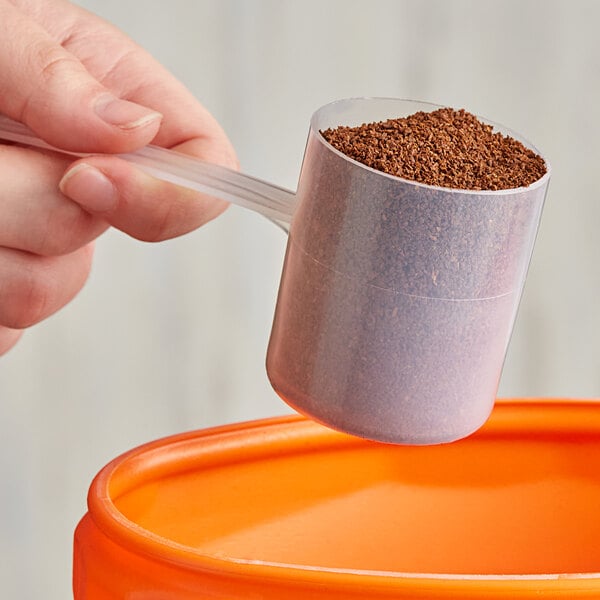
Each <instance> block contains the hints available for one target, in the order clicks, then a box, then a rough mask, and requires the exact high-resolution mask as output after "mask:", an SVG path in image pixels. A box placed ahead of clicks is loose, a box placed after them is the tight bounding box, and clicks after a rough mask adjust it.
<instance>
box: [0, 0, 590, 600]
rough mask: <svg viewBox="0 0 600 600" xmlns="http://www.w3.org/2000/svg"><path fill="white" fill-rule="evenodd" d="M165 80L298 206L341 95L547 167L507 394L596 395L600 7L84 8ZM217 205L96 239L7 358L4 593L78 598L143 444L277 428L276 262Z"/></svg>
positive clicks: (276, 4) (284, 4)
mask: <svg viewBox="0 0 600 600" xmlns="http://www.w3.org/2000/svg"><path fill="white" fill-rule="evenodd" d="M78 4H80V5H82V6H84V7H85V8H87V9H89V10H91V11H94V12H96V13H97V14H99V15H101V16H102V17H104V18H106V19H107V20H109V21H112V22H113V23H115V24H116V25H117V26H119V27H120V28H122V29H123V30H124V31H125V32H127V33H128V34H129V35H130V36H132V37H133V38H134V39H135V40H136V41H137V42H138V43H140V44H141V45H142V46H144V47H145V48H146V49H148V50H149V51H150V52H151V53H153V54H154V55H155V56H156V57H157V59H158V60H159V61H160V62H162V63H163V64H165V65H166V66H167V67H168V68H169V69H171V70H172V71H173V72H174V73H175V74H176V75H177V76H178V77H179V78H180V79H181V80H182V81H183V82H185V83H186V85H187V86H188V87H189V88H190V89H191V90H192V92H193V93H194V95H195V96H196V97H197V98H198V99H199V100H200V101H201V102H202V103H203V104H204V105H205V106H207V107H208V109H209V110H210V111H211V112H212V113H213V114H214V115H215V116H216V117H217V119H218V120H219V121H220V122H221V124H222V125H223V127H224V128H225V130H226V131H227V133H228V135H229V136H230V138H231V140H232V141H233V143H234V145H235V147H236V148H237V151H238V153H239V157H240V161H241V164H242V169H243V170H244V171H245V172H247V173H250V174H253V175H256V176H258V177H262V178H265V179H267V180H270V181H273V182H276V183H278V184H280V185H283V186H286V187H289V188H292V189H294V188H295V187H296V182H297V178H298V174H299V170H300V164H301V160H302V154H303V150H304V143H305V139H306V134H307V131H308V122H309V119H310V116H311V114H312V112H313V111H314V110H315V109H316V108H318V107H319V106H321V105H323V104H325V103H327V102H329V101H332V100H335V99H338V98H343V97H351V96H365V95H367V96H397V97H404V98H412V99H417V100H426V101H430V102H435V103H439V104H445V105H449V106H453V107H455V108H466V109H468V110H470V111H472V112H475V113H477V114H480V115H483V116H486V117H488V118H490V119H492V120H494V121H497V122H500V123H503V124H504V125H506V126H508V127H510V128H512V129H513V130H515V131H518V132H519V133H521V134H522V135H523V136H525V137H526V138H527V139H529V140H531V141H532V142H533V143H534V144H535V145H536V146H537V147H538V148H539V149H540V150H541V151H542V152H543V153H544V155H545V156H546V157H548V159H549V161H550V163H551V164H552V167H553V174H552V180H551V183H550V190H549V195H548V198H547V203H546V208H545V212H544V216H543V219H542V225H541V230H540V233H539V236H538V241H537V244H536V249H535V252H534V256H533V261H532V264H531V269H530V272H529V278H528V282H527V285H526V289H525V294H524V298H523V301H522V304H521V309H520V312H519V316H518V320H517V323H516V329H515V331H514V335H513V338H512V342H511V346H510V350H509V354H508V358H507V362H506V365H505V369H504V373H503V378H502V383H501V389H500V395H502V396H517V395H518V396H569V397H591V396H596V397H597V396H600V336H599V334H600V310H599V309H598V300H599V298H600V268H599V267H598V262H599V257H600V252H599V247H600V242H599V240H598V227H599V225H600V192H599V191H598V183H597V177H598V164H600V144H598V142H597V139H598V138H599V137H600V119H599V118H598V112H597V111H598V101H599V100H600V36H598V32H597V23H598V22H600V3H597V2H594V1H593V0H589V1H587V2H586V1H583V0H581V1H577V0H575V1H573V2H565V1H560V0H512V1H504V2H497V1H489V0H451V1H448V0H414V1H410V0H390V1H383V0H371V1H370V2H357V1H354V2H352V1H348V0H303V1H302V2H294V1H292V0H284V1H281V0H237V1H236V0H198V1H194V2H191V1H185V0H170V1H169V2H164V1H160V0H144V1H142V0H137V1H134V0H129V1H123V0H81V1H79V2H78ZM285 243H286V239H285V235H284V234H283V233H282V232H281V231H279V230H278V229H277V228H276V227H274V226H273V225H272V224H271V223H270V222H268V221H267V220H266V219H264V218H262V217H260V216H258V215H256V214H254V213H250V212H247V211H244V210H243V209H240V208H237V207H231V209H230V210H229V211H227V213H226V214H225V215H224V216H223V217H221V218H219V219H218V220H217V221H215V222H213V223H211V224H209V225H207V226H206V227H204V228H202V229H201V230H199V231H196V232H194V233H192V234H189V235H187V236H185V237H183V238H180V239H177V240H174V241H170V242H166V243H162V244H158V245H149V244H143V243H141V242H137V241H134V240H132V239H129V238H127V237H126V236H124V235H123V234H121V233H119V232H114V231H109V232H108V233H106V234H105V235H104V236H103V237H102V238H101V239H100V240H99V241H98V244H97V251H96V259H95V266H94V269H93V271H92V275H91V278H90V280H89V282H88V285H87V286H86V287H85V289H84V290H83V292H82V293H81V294H80V295H79V296H78V297H77V298H76V299H75V300H74V301H73V302H72V303H71V304H70V305H69V306H68V307H66V309H64V310H63V311H62V312H60V313H59V314H57V315H55V316H54V317H52V318H50V319H49V320H48V321H46V322H44V323H42V324H40V325H38V326H36V327H34V328H33V329H32V330H31V331H29V332H27V333H26V335H25V336H24V338H23V339H22V341H21V342H20V343H19V344H18V345H17V346H16V347H15V348H14V349H13V350H12V351H11V352H10V353H8V354H7V355H6V356H4V357H2V358H1V359H0V481H1V483H0V507H1V511H0V586H1V590H2V591H1V593H2V596H3V597H6V598H20V599H21V600H30V599H31V600H39V599H40V598H44V600H65V599H67V598H70V597H71V589H70V578H71V552H72V534H73V530H74V528H75V526H76V524H77V521H78V519H79V518H80V517H81V516H82V515H83V514H84V512H85V510H86V504H85V497H86V492H87V488H88V486H89V484H90V482H91V480H92V478H93V476H94V475H95V473H96V472H97V471H98V470H99V469H100V468H101V467H102V466H103V465H104V464H105V463H106V462H108V461H109V460H110V459H112V458H113V457H115V456H117V455H118V454H120V453H121V452H123V451H125V450H128V449H130V448H132V447H134V446H136V445H138V444H141V443H143V442H146V441H149V440H152V439H155V438H158V437H161V436H164V435H168V434H172V433H176V432H180V431H184V430H189V429H196V428H201V427H206V426H210V425H216V424H221V423H227V422H232V421H241V420H246V419H253V418H258V417H265V416H271V415H278V414H283V413H286V412H289V411H288V409H287V408H286V406H285V405H284V404H283V403H282V402H281V401H280V400H279V399H278V398H277V397H276V395H275V394H274V392H273V391H272V390H271V388H270V386H269V383H268V381H267V377H266V373H265V368H264V360H265V351H266V347H267V342H268V336H269V332H270V326H271V320H272V316H273V310H274V305H275V300H276V294H277V288H278V283H279V275H280V270H281V266H282V261H283V255H284V250H285Z"/></svg>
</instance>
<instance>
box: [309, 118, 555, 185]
mask: <svg viewBox="0 0 600 600" xmlns="http://www.w3.org/2000/svg"><path fill="white" fill-rule="evenodd" d="M320 133H321V135H323V137H324V138H325V139H326V140H327V141H328V142H329V143H330V144H331V145H332V146H333V147H334V148H336V149H337V150H339V151H340V152H342V153H343V154H345V155H346V156H349V157H350V158H353V159H354V160H356V161H358V162H360V163H362V164H364V165H366V166H368V167H371V168H373V169H376V170H378V171H383V172H384V173H388V174H390V175H395V176H397V177H402V178H404V179H409V180H411V181H417V182H420V183H425V184H428V185H434V186H439V187H446V188H456V189H463V190H504V189H513V188H519V187H527V186H529V185H530V184H532V183H533V182H535V181H537V180H538V179H540V178H541V177H542V176H543V175H544V174H545V173H546V165H545V163H544V159H543V158H542V157H541V156H539V155H538V154H536V153H535V152H533V151H532V150H530V149H529V148H526V147H525V146H524V145H523V144H522V143H521V142H519V141H517V140H515V139H514V138H512V137H510V136H505V135H503V134H502V133H500V132H496V133H494V132H493V127H492V126H491V125H488V124H486V123H482V122H481V121H480V120H479V119H477V117H475V116H474V115H472V114H471V113H469V112H467V111H465V110H462V109H461V110H453V109H451V108H440V109H438V110H435V111H433V112H417V113H415V114H413V115H411V116H409V117H405V118H399V119H388V120H387V121H380V122H377V123H369V124H363V125H360V126H359V127H346V126H340V127H337V128H335V129H327V130H325V131H321V132H320Z"/></svg>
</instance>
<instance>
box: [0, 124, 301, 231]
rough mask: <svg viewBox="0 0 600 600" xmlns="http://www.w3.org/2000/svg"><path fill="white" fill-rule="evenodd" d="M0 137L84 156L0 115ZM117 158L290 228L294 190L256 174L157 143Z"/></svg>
mask: <svg viewBox="0 0 600 600" xmlns="http://www.w3.org/2000/svg"><path fill="white" fill-rule="evenodd" d="M0 140H7V141H11V142H18V143H20V144H26V145H28V146H34V147H36V148H44V149H47V150H54V151H56V152H60V153H62V154H69V155H71V156H84V155H83V154H79V153H75V152H68V151H66V150H62V149H57V148H54V147H53V146H50V145H49V144H47V143H46V142H44V141H43V140H41V139H40V138H38V137H37V136H36V135H35V133H33V132H32V131H31V130H30V129H29V128H28V127H26V126H25V125H23V124H21V123H17V122H16V121H13V120H11V119H9V118H7V117H4V116H1V115H0ZM119 157H120V158H123V159H125V160H127V161H129V162H131V163H134V164H136V165H138V166H139V167H140V168H141V169H143V170H144V171H146V172H147V173H149V174H150V175H153V176H154V177H157V178H158V179H162V180H164V181H170V182H172V183H176V184H177V185H180V186H183V187H186V188H190V189H193V190H196V191H198V192H203V193H206V194H210V195H212V196H217V197H218V198H221V199H223V200H227V201H228V202H231V203H233V204H237V205H238V206H242V207H244V208H249V209H251V210H254V211H256V212H258V213H260V214H262V215H264V216H265V217H268V218H269V219H271V220H273V221H275V222H276V223H277V224H278V225H280V226H281V227H282V228H283V229H285V230H286V231H287V230H288V229H289V223H290V220H291V218H292V214H293V212H294V207H295V204H296V195H295V194H294V192H291V191H289V190H286V189H284V188H281V187H279V186H277V185H274V184H271V183H267V182H265V181H261V180H260V179H257V178H256V177H251V176H250V175H245V174H243V173H239V172H237V171H233V170H231V169H227V168H226V167H221V166H219V165H214V164H210V163H207V162H204V161H201V160H199V159H197V158H193V157H191V156H188V155H185V154H181V153H180V152H174V151H173V150H167V149H165V148H159V147H158V146H146V147H145V148H142V149H141V150H138V151H136V152H132V153H129V154H121V155H119Z"/></svg>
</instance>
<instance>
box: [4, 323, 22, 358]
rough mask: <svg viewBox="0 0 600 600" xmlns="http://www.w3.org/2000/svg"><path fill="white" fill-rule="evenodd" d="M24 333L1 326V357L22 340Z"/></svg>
mask: <svg viewBox="0 0 600 600" xmlns="http://www.w3.org/2000/svg"><path fill="white" fill-rule="evenodd" d="M22 334H23V331H22V330H20V329H9V328H8V327H1V326H0V356H1V355H2V354H4V353H5V352H8V351H9V350H10V349H11V348H12V347H13V346H14V345H15V344H16V343H17V342H18V341H19V339H20V338H21V335H22Z"/></svg>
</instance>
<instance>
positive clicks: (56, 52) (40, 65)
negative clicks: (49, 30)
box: [33, 44, 79, 81]
mask: <svg viewBox="0 0 600 600" xmlns="http://www.w3.org/2000/svg"><path fill="white" fill-rule="evenodd" d="M33 56H34V60H35V62H36V68H37V70H38V73H39V76H40V78H41V79H42V81H44V80H45V81H47V80H49V79H52V78H53V77H54V76H56V75H59V74H61V73H63V72H64V71H65V69H71V68H73V67H79V63H78V61H77V59H76V58H75V57H74V56H71V55H70V54H69V53H68V52H65V50H64V48H62V46H58V45H56V46H55V45H45V44H44V45H41V46H39V47H38V48H37V49H36V51H35V52H34V55H33Z"/></svg>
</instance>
